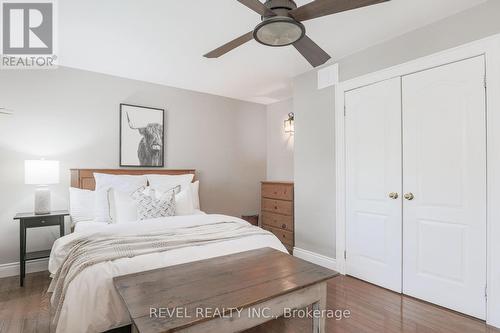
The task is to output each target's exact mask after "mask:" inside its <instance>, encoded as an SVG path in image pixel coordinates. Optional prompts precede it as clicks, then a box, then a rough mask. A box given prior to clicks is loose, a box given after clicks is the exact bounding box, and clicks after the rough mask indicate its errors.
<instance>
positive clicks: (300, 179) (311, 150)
mask: <svg viewBox="0 0 500 333" xmlns="http://www.w3.org/2000/svg"><path fill="white" fill-rule="evenodd" d="M334 105H335V96H334V90H333V88H325V89H323V90H318V89H317V75H316V72H310V73H306V74H304V75H301V76H299V77H297V78H296V79H295V84H294V91H293V110H294V112H295V155H294V168H295V175H294V177H295V246H296V247H299V248H301V249H305V250H308V251H313V252H316V253H319V254H322V255H325V256H329V257H334V256H335V150H334V144H333V143H334V132H333V128H334V127H335V124H334V120H335V115H334Z"/></svg>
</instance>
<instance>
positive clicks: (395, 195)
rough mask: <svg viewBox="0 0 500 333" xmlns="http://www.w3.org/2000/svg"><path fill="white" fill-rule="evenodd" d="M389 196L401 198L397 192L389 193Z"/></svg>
mask: <svg viewBox="0 0 500 333" xmlns="http://www.w3.org/2000/svg"><path fill="white" fill-rule="evenodd" d="M389 198H391V199H394V200H396V199H397V198H399V194H397V193H396V192H391V193H389Z"/></svg>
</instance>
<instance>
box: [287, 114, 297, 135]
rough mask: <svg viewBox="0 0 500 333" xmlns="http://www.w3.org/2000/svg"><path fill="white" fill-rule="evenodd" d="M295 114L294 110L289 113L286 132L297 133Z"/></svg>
mask: <svg viewBox="0 0 500 333" xmlns="http://www.w3.org/2000/svg"><path fill="white" fill-rule="evenodd" d="M294 122H295V114H294V113H293V112H290V113H289V114H288V119H287V120H285V133H286V134H293V133H295V124H294Z"/></svg>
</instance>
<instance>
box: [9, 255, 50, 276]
mask: <svg viewBox="0 0 500 333" xmlns="http://www.w3.org/2000/svg"><path fill="white" fill-rule="evenodd" d="M48 267H49V259H47V258H44V259H37V260H32V261H28V262H27V263H26V273H35V272H43V271H46V270H48ZM16 275H19V262H11V263H8V264H2V265H0V278H4V277H8V276H16Z"/></svg>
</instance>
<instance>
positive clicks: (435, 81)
mask: <svg viewBox="0 0 500 333" xmlns="http://www.w3.org/2000/svg"><path fill="white" fill-rule="evenodd" d="M484 75H485V60H484V57H482V56H481V57H476V58H472V59H467V60H463V61H460V62H456V63H452V64H448V65H444V66H441V67H437V68H432V69H429V70H425V71H421V72H418V73H414V74H410V75H406V76H403V77H398V78H394V79H390V80H387V81H383V82H379V83H375V84H373V85H370V86H365V87H362V88H359V89H356V90H352V91H349V92H346V95H345V104H346V171H347V179H346V185H347V187H346V188H347V193H346V194H347V201H346V203H347V207H346V208H347V209H346V210H347V220H346V268H347V274H349V275H352V276H355V277H358V278H360V279H363V280H366V281H368V282H371V283H374V284H377V285H380V286H382V287H385V288H388V289H391V290H394V291H396V292H402V293H404V294H407V295H410V296H414V297H416V298H420V299H423V300H426V301H429V302H432V303H435V304H438V305H441V306H444V307H447V308H450V309H453V310H456V311H459V312H463V313H466V314H469V315H472V316H474V317H478V318H481V319H484V318H485V313H486V299H485V287H486V105H485V99H486V98H485V94H486V91H485V87H484Z"/></svg>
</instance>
